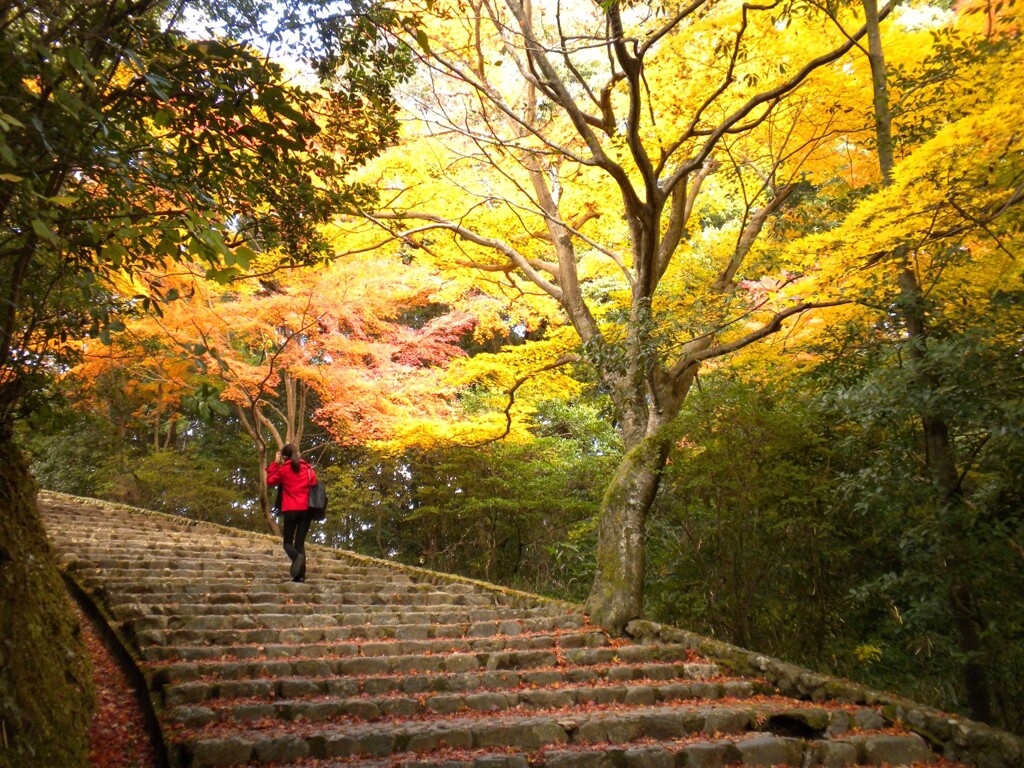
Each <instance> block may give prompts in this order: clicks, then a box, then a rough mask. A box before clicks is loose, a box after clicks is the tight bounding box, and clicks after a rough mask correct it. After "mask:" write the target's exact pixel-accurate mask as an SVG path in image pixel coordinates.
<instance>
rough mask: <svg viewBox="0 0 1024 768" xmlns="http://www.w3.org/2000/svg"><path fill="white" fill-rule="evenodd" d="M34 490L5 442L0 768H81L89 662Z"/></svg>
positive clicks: (0, 472) (1, 447)
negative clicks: (45, 530)
mask: <svg viewBox="0 0 1024 768" xmlns="http://www.w3.org/2000/svg"><path fill="white" fill-rule="evenodd" d="M35 491H36V488H35V482H34V481H33V480H32V477H31V474H30V473H29V470H28V466H27V464H26V462H25V461H24V458H23V457H22V456H21V454H20V452H19V451H18V450H17V448H16V447H15V446H14V445H13V444H11V443H10V442H8V441H3V440H0V595H3V597H2V599H0V766H2V768H38V766H51V765H52V766H62V768H77V767H78V766H82V767H83V768H84V767H85V766H87V765H88V760H89V721H90V718H91V716H92V707H93V699H94V693H93V687H92V675H91V663H90V661H89V657H88V654H87V652H86V649H85V645H84V643H83V640H82V634H81V627H80V626H79V624H78V620H77V618H76V617H75V614H74V613H73V612H72V610H71V605H70V602H69V600H68V595H67V591H66V589H65V586H64V582H63V580H62V579H61V576H60V573H59V571H58V570H57V565H56V560H55V557H54V552H53V549H52V547H51V546H50V544H49V542H48V541H47V539H46V535H45V532H44V530H43V527H42V522H41V521H40V519H39V513H38V510H37V508H36V502H35Z"/></svg>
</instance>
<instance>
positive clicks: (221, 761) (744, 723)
mask: <svg viewBox="0 0 1024 768" xmlns="http://www.w3.org/2000/svg"><path fill="white" fill-rule="evenodd" d="M773 714H775V715H779V716H784V717H785V718H786V720H785V723H784V728H785V729H788V728H790V727H792V723H793V721H794V720H798V718H797V717H795V716H794V711H793V710H792V709H783V710H781V711H779V712H775V713H773V712H772V711H771V710H770V709H762V708H759V707H756V706H722V707H715V706H699V707H686V706H678V705H677V706H672V707H651V708H638V709H632V710H628V711H625V712H609V713H602V712H594V713H586V714H580V713H575V712H568V713H560V714H553V715H543V714H542V715H525V716H514V715H506V716H495V715H493V714H490V713H488V714H486V715H481V716H478V717H465V716H463V717H452V718H434V719H431V720H429V721H427V722H415V721H414V722H409V721H398V722H386V721H380V722H374V723H349V724H346V725H343V726H342V725H340V724H339V725H337V726H335V727H333V728H332V727H329V726H327V725H320V724H317V723H298V724H293V726H292V728H290V729H289V730H288V731H287V732H286V733H279V734H278V735H269V734H268V735H262V734H260V733H258V732H257V733H253V732H252V731H250V730H248V729H246V728H245V727H244V725H243V726H239V727H237V728H234V729H232V728H229V727H225V726H223V725H218V726H216V727H215V728H212V729H211V731H212V733H211V734H210V736H209V737H206V736H204V734H203V731H204V729H203V728H199V729H195V730H193V731H192V732H191V733H190V735H189V736H188V737H186V738H184V739H182V740H180V741H178V742H177V743H175V744H173V745H172V749H173V758H174V760H175V761H176V762H177V763H178V764H180V765H187V766H190V767H191V768H213V767H214V766H219V765H231V764H245V763H247V764H251V765H258V764H266V763H271V762H281V763H288V762H295V761H297V760H302V759H308V758H313V759H320V760H332V759H334V760H338V759H342V760H343V759H347V758H353V757H355V758H388V757H391V758H395V757H397V758H398V759H399V760H419V761H426V762H424V763H423V764H432V765H439V764H442V763H439V762H438V761H437V760H436V759H435V760H431V755H434V754H441V755H444V754H445V753H446V752H447V751H448V750H451V749H456V750H481V751H487V753H490V754H494V753H495V752H497V753H498V754H499V755H500V754H501V753H502V752H505V753H506V754H505V756H506V757H508V756H509V753H514V752H518V753H520V754H522V753H527V754H530V753H536V752H541V751H543V753H544V756H545V757H544V758H543V759H544V760H545V763H544V764H547V762H546V761H547V760H549V759H550V760H552V761H553V762H554V764H559V765H566V766H569V765H577V764H580V763H577V762H575V760H578V753H579V751H580V748H582V751H584V752H590V751H593V750H598V751H603V752H605V753H606V757H609V755H608V751H609V750H613V751H615V752H624V751H625V750H626V749H630V748H632V749H635V750H642V751H647V750H653V751H652V754H651V755H650V757H651V758H654V757H655V755H656V754H657V755H660V756H661V758H662V759H666V760H667V759H668V757H671V758H672V763H661V764H662V765H666V764H675V760H676V757H677V752H676V749H677V748H678V749H686V747H687V740H689V739H691V738H692V737H694V736H703V737H705V738H703V739H702V740H701V743H702V744H705V745H713V747H712V748H720V749H721V755H720V760H721V762H720V763H718V762H717V761H716V762H714V763H712V764H720V765H726V764H729V763H738V764H741V765H766V766H767V765H788V766H803V765H821V764H828V765H852V764H857V763H867V762H875V763H877V764H881V763H886V764H890V765H913V764H923V763H928V762H932V761H933V760H934V755H933V754H932V753H931V751H930V750H929V749H928V747H927V745H926V744H925V743H924V741H923V740H922V739H921V738H920V737H917V736H890V735H885V734H877V735H850V736H848V737H847V736H844V737H840V738H827V737H825V731H827V729H828V725H825V728H824V730H823V731H822V736H820V737H814V736H812V737H810V738H808V737H795V736H788V735H779V734H777V733H775V732H773V731H772V730H771V724H772V723H773V720H772V716H773ZM826 722H828V721H826ZM783 732H785V730H784V731H783ZM723 736H724V737H726V738H723ZM706 737H711V739H708V738H706ZM729 737H732V738H729ZM651 740H656V741H657V742H658V744H650V743H649V741H651ZM610 745H614V746H610ZM563 751H564V752H567V753H569V754H568V755H566V756H565V757H562V756H561V755H560V754H559V753H560V752H563ZM574 753H576V754H575V756H574ZM623 758H624V755H623ZM861 758H863V759H861ZM879 758H881V759H879ZM478 759H479V758H476V759H475V760H474V765H475V764H476V760H478ZM395 762H396V761H395V760H392V761H391V762H390V763H389V764H392V765H393V764H395ZM528 764H530V763H528ZM582 764H584V765H585V764H587V763H582ZM595 764H602V763H601V762H600V761H599V762H597V763H595ZM608 764H609V765H614V764H615V763H614V762H610V763H608ZM623 764H624V765H625V763H623ZM699 764H701V765H703V764H704V763H699Z"/></svg>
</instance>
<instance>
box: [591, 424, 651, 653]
mask: <svg viewBox="0 0 1024 768" xmlns="http://www.w3.org/2000/svg"><path fill="white" fill-rule="evenodd" d="M667 456H668V444H667V442H666V441H664V440H661V441H659V439H658V438H656V437H651V438H647V439H645V440H643V441H641V442H640V443H639V444H638V445H636V446H634V447H633V448H632V449H630V450H628V451H626V455H625V456H623V458H622V461H621V462H620V463H619V466H618V468H617V469H616V470H615V475H614V476H613V477H612V479H611V482H610V483H609V484H608V488H607V490H606V491H605V494H604V499H603V500H602V502H601V517H600V522H599V524H598V538H597V571H596V573H595V574H594V583H593V584H592V585H591V588H590V597H589V598H588V599H587V612H588V613H589V614H590V617H591V618H592V619H593V620H594V621H595V622H596V623H597V624H600V625H601V626H603V627H605V628H607V629H608V630H610V631H612V632H617V633H621V632H622V630H623V629H624V628H625V626H626V624H627V623H628V622H629V621H631V620H632V619H635V618H638V617H639V616H640V615H641V612H642V610H643V602H644V571H645V567H646V537H647V511H648V510H649V509H650V508H651V504H652V503H653V502H654V497H655V495H656V494H657V492H658V484H659V482H660V479H661V470H662V469H663V468H664V466H665V458H666V457H667Z"/></svg>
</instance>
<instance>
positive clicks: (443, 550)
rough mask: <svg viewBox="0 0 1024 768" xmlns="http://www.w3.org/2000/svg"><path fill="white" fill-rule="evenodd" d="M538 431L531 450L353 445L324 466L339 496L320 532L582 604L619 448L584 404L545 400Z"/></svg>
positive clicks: (368, 550)
mask: <svg viewBox="0 0 1024 768" xmlns="http://www.w3.org/2000/svg"><path fill="white" fill-rule="evenodd" d="M537 431H538V432H539V433H540V435H541V436H539V437H538V438H537V439H536V440H535V441H533V442H530V443H526V444H513V443H506V442H497V443H490V444H486V445H481V446H476V447H469V446H448V447H444V448H437V449H434V450H420V451H407V452H405V453H403V454H401V455H391V456H384V455H377V454H374V453H372V452H369V451H361V450H356V449H348V450H346V451H344V452H343V453H342V454H340V455H338V456H337V460H336V461H332V462H331V463H330V464H329V466H328V467H327V468H326V469H324V470H321V469H318V472H323V474H324V477H325V479H326V481H327V483H328V486H329V488H330V489H331V494H332V496H331V498H332V501H331V507H332V510H331V513H330V515H329V516H328V520H327V522H326V523H325V524H324V526H323V529H322V533H321V534H320V535H321V536H322V537H323V539H324V540H325V541H327V542H329V543H332V544H335V545H339V546H344V547H347V548H350V549H354V550H356V551H359V552H363V553H365V554H370V555H374V556H377V557H385V558H392V559H396V560H399V561H402V562H406V563H409V564H412V565H419V566H423V567H428V568H433V569H437V570H442V571H448V572H452V573H458V574H461V575H464V576H469V577H473V578H480V579H486V580H488V581H492V582H496V583H499V584H503V585H506V586H512V587H518V588H523V589H529V590H533V591H539V592H544V593H549V594H555V595H558V596H562V597H566V596H573V597H581V596H582V594H583V590H584V589H585V588H586V586H587V581H586V579H584V578H582V575H583V574H584V573H585V572H586V569H588V568H591V569H592V557H593V551H592V549H589V548H586V547H582V548H581V547H579V541H578V536H577V532H578V531H580V530H582V529H588V528H592V523H593V519H594V517H595V515H596V513H597V509H598V506H599V503H600V494H601V490H602V488H603V485H604V477H606V476H607V473H609V472H610V471H611V468H612V467H613V466H614V462H615V461H616V460H617V457H618V448H617V441H616V440H615V438H614V436H613V433H612V432H611V430H610V429H609V428H608V427H607V426H606V425H603V424H602V422H601V421H600V420H599V419H596V418H595V416H594V412H593V410H592V409H591V408H589V407H587V406H585V405H581V404H576V405H575V406H569V405H566V404H556V403H547V404H544V405H543V406H542V407H541V408H540V409H539V416H538V418H537ZM314 535H317V534H314ZM574 537H576V538H577V541H576V542H575V544H574V543H573V539H574Z"/></svg>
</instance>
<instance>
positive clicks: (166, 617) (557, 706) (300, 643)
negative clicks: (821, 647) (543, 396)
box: [39, 492, 1009, 768]
mask: <svg viewBox="0 0 1024 768" xmlns="http://www.w3.org/2000/svg"><path fill="white" fill-rule="evenodd" d="M39 505H40V511H41V513H42V515H43V519H44V522H45V524H46V526H47V529H48V531H49V533H50V536H51V539H52V541H53V543H54V545H55V547H56V549H57V552H58V556H59V558H60V561H61V563H62V567H63V569H64V571H65V573H66V575H67V576H68V577H69V579H70V580H71V581H72V582H73V583H74V584H76V585H77V587H78V588H79V589H80V590H81V591H82V592H83V593H84V594H85V595H86V596H87V597H88V599H89V600H91V601H92V602H93V604H95V605H96V606H97V608H98V609H99V611H100V612H101V613H102V614H103V615H104V617H105V618H106V619H107V621H108V622H109V623H110V624H111V626H112V627H113V628H114V629H115V631H116V632H117V634H118V636H119V638H120V639H121V641H122V643H123V644H124V646H125V647H126V648H127V650H128V651H129V653H130V654H131V655H132V656H133V658H134V659H135V661H136V664H137V665H138V667H139V669H140V670H141V672H142V674H143V676H144V679H145V680H146V684H147V685H148V687H149V693H150V698H151V700H152V702H153V704H154V708H155V712H156V717H157V721H158V723H159V726H160V730H161V732H162V735H163V739H164V742H165V746H166V751H167V760H168V763H169V764H170V765H171V766H175V767H177V766H188V767H189V768H212V767H213V766H227V765H274V766H278V765H294V766H341V765H344V766H352V767H353V768H360V767H362V766H428V765H430V766H435V765H437V766H448V767H449V768H467V767H473V768H484V767H487V768H518V767H523V768H525V767H526V766H549V767H551V768H555V767H559V768H576V767H577V766H579V767H581V768H582V767H584V766H602V767H603V766H609V767H611V766H626V767H629V768H647V767H650V768H662V767H663V766H693V767H694V768H718V767H719V766H725V765H735V764H741V765H751V766H774V765H788V766H801V767H803V766H817V765H822V766H829V767H830V768H831V767H833V766H845V765H923V764H927V763H932V762H935V761H936V760H937V755H936V754H935V752H934V751H933V749H932V748H930V747H929V745H928V743H927V742H926V741H925V740H924V739H922V738H921V736H919V735H917V734H915V733H911V732H909V731H908V730H906V729H904V728H903V727H901V726H899V725H898V724H895V723H893V722H891V721H889V720H887V719H886V717H885V716H884V714H883V711H884V710H883V706H882V704H881V703H876V704H874V705H866V704H863V703H861V704H857V703H853V702H852V700H851V701H849V702H847V703H843V702H841V701H824V700H819V701H815V702H812V701H806V700H801V699H799V698H795V697H792V696H787V695H782V694H781V693H780V692H779V690H778V689H777V688H776V687H775V686H773V685H771V684H769V683H768V682H767V681H766V680H765V679H759V678H757V677H753V676H737V675H736V674H734V673H730V672H729V670H728V669H726V668H722V667H721V666H720V665H719V664H718V663H715V662H713V661H711V660H710V659H707V658H701V657H700V656H698V655H697V654H696V653H695V652H694V650H693V648H692V647H691V645H692V644H688V643H683V642H672V641H668V642H666V641H664V640H652V641H650V642H630V641H625V640H622V639H619V638H613V637H609V636H608V635H607V634H606V633H605V632H604V631H602V630H601V629H600V628H599V627H595V626H592V625H591V624H589V623H588V621H587V618H586V617H585V616H584V615H583V614H582V613H581V612H580V611H579V608H578V607H577V606H572V605H568V604H565V603H560V602H557V601H552V600H545V599H543V598H539V597H536V596H532V595H526V594H523V593H518V592H514V591H509V590H503V589H500V588H497V587H493V586H490V585H485V584H480V583H477V582H471V581H468V580H465V579H458V578H454V577H447V576H443V575H440V574H435V573H431V572H427V571H423V570H419V569H411V568H404V567H401V566H396V565H393V564H389V563H385V562H383V561H375V560H372V559H369V558H362V557H359V556H357V555H354V554H352V553H347V552H341V551H335V550H331V549H327V548H322V547H310V548H309V564H308V566H307V569H308V572H307V579H308V580H307V582H306V583H304V584H297V583H293V582H291V581H290V579H289V578H288V573H287V563H288V561H287V558H286V557H285V555H284V553H283V551H282V550H281V547H280V545H279V543H278V542H277V541H276V540H274V539H271V538H270V537H268V536H261V535H257V534H251V533H245V532H241V531H234V530H230V529H227V528H223V527H219V526H214V525H209V524H203V523H196V522H194V521H189V520H186V519H183V518H175V517H170V516H166V515H160V514H156V513H149V512H144V511H142V510H136V509H131V508H128V507H124V506H120V505H113V504H105V503H102V502H94V501H90V500H84V499H75V498H72V497H66V496H61V495H58V494H50V493H45V492H44V493H42V494H40V497H39ZM819 698H820V697H819ZM945 764H946V765H951V763H948V762H947V763H945ZM1006 764H1009V763H1006Z"/></svg>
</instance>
